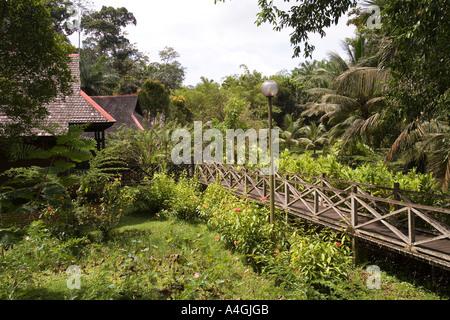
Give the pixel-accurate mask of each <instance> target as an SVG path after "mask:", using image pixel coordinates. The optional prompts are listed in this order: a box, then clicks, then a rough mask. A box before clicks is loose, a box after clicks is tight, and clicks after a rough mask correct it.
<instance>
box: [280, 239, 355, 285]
mask: <svg viewBox="0 0 450 320" xmlns="http://www.w3.org/2000/svg"><path fill="white" fill-rule="evenodd" d="M347 242H348V238H347V236H343V237H342V238H341V239H339V241H336V236H333V235H331V234H329V233H326V232H322V233H313V232H305V231H302V233H299V232H294V233H293V234H292V235H291V237H290V243H291V246H290V249H289V255H290V261H291V267H292V268H293V269H294V270H296V272H297V273H298V274H299V275H301V277H302V278H303V279H305V280H307V281H317V280H320V281H327V280H336V279H339V278H340V279H342V278H345V277H347V272H348V270H350V269H351V264H352V256H351V254H350V247H349V246H347Z"/></svg>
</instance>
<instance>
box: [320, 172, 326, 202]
mask: <svg viewBox="0 0 450 320" xmlns="http://www.w3.org/2000/svg"><path fill="white" fill-rule="evenodd" d="M324 180H325V173H323V172H322V175H321V176H320V181H321V182H320V184H321V186H322V188H323V187H325V181H324ZM322 192H323V193H325V192H324V191H323V189H322ZM320 205H321V206H322V207H323V197H320Z"/></svg>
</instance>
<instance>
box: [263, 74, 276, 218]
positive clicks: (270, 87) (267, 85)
mask: <svg viewBox="0 0 450 320" xmlns="http://www.w3.org/2000/svg"><path fill="white" fill-rule="evenodd" d="M261 93H262V94H263V95H264V96H265V97H266V98H267V101H268V103H269V155H270V167H269V186H270V224H273V223H274V221H275V199H274V197H275V186H274V182H275V181H274V174H275V173H274V168H273V153H272V98H273V97H275V96H276V95H277V93H278V85H277V83H276V82H275V81H273V80H267V81H264V83H263V84H262V85H261Z"/></svg>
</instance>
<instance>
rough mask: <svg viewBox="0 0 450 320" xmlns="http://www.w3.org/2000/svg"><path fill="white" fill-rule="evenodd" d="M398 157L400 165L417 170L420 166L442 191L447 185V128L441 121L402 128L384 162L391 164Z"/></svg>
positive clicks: (449, 177)
mask: <svg viewBox="0 0 450 320" xmlns="http://www.w3.org/2000/svg"><path fill="white" fill-rule="evenodd" d="M398 154H400V156H401V160H402V162H404V163H405V164H408V163H413V164H415V166H417V165H418V164H419V163H420V162H423V166H424V167H425V168H424V169H425V170H426V171H427V172H428V173H431V172H432V173H433V174H434V176H435V178H436V179H437V181H438V183H439V185H440V186H441V188H442V190H444V191H445V190H447V189H448V187H449V184H450V126H449V125H448V124H447V123H444V122H443V121H441V122H440V121H437V120H431V121H420V120H419V119H418V120H416V121H413V122H411V123H409V124H408V125H407V126H405V128H404V130H403V132H402V133H401V134H400V135H399V137H398V138H397V140H396V141H395V142H394V144H393V145H392V147H391V149H390V150H389V152H388V154H387V155H386V158H385V160H386V161H388V162H391V161H392V160H393V159H394V157H395V156H397V155H398Z"/></svg>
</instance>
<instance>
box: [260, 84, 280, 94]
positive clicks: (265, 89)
mask: <svg viewBox="0 0 450 320" xmlns="http://www.w3.org/2000/svg"><path fill="white" fill-rule="evenodd" d="M261 93H262V94H263V95H264V96H266V97H275V96H276V95H277V93H278V85H277V83H276V82H275V81H273V80H267V81H264V83H263V84H262V85H261Z"/></svg>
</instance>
